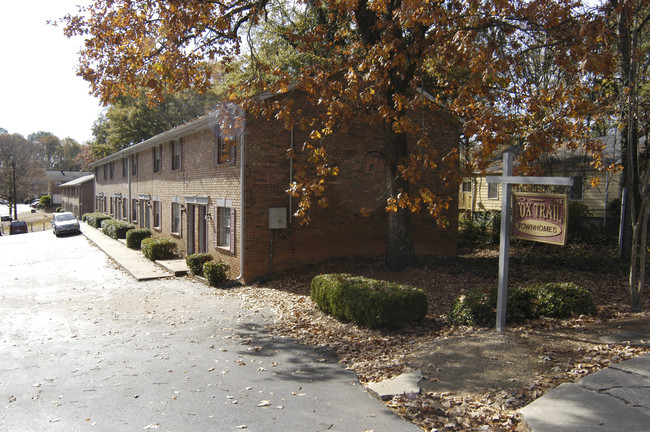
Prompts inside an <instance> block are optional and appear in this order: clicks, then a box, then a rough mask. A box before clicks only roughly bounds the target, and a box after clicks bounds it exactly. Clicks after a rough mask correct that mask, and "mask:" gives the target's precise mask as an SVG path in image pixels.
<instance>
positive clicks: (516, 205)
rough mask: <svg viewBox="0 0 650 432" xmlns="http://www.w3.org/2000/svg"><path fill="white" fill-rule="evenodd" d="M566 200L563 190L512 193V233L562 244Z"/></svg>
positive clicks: (566, 211) (517, 235) (566, 196)
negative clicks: (553, 192) (554, 192)
mask: <svg viewBox="0 0 650 432" xmlns="http://www.w3.org/2000/svg"><path fill="white" fill-rule="evenodd" d="M568 202H569V197H568V195H566V194H542V193H528V192H519V193H513V201H512V236H513V237H515V238H518V239H522V240H532V241H536V242H541V243H550V244H556V245H562V246H564V245H566V241H567V220H568V216H569V204H568Z"/></svg>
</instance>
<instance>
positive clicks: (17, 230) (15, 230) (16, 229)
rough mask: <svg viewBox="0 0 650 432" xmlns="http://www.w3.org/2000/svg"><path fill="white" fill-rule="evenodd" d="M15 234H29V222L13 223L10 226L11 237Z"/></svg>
mask: <svg viewBox="0 0 650 432" xmlns="http://www.w3.org/2000/svg"><path fill="white" fill-rule="evenodd" d="M14 234H27V222H25V221H12V222H11V224H10V225H9V235H14Z"/></svg>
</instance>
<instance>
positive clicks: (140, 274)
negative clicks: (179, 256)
mask: <svg viewBox="0 0 650 432" xmlns="http://www.w3.org/2000/svg"><path fill="white" fill-rule="evenodd" d="M81 232H82V233H83V235H84V236H86V238H87V239H88V240H90V241H91V242H92V243H94V244H95V245H96V246H97V247H98V248H99V249H101V250H102V251H103V252H104V253H105V254H106V255H108V256H109V257H110V258H111V259H113V261H115V262H116V263H117V264H118V265H119V266H120V267H122V268H123V269H124V270H125V271H126V272H127V273H129V274H130V275H131V276H133V277H134V278H135V279H136V280H138V281H144V280H151V279H160V278H166V277H170V276H174V275H178V274H181V273H183V272H187V267H186V266H184V265H183V262H182V260H170V262H169V265H167V264H166V263H165V262H164V261H156V262H153V261H150V260H149V259H147V258H145V257H144V255H142V252H140V251H136V250H133V249H129V248H128V247H126V245H125V244H124V243H123V242H121V241H119V240H115V239H113V238H111V237H109V236H107V235H106V234H104V233H103V232H101V231H100V230H98V229H96V228H93V227H91V226H90V225H88V224H87V223H85V222H81Z"/></svg>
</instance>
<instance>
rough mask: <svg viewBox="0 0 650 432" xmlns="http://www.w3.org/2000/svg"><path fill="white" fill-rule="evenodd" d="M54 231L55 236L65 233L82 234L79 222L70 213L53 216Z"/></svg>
mask: <svg viewBox="0 0 650 432" xmlns="http://www.w3.org/2000/svg"><path fill="white" fill-rule="evenodd" d="M52 231H53V232H54V235H55V236H57V237H58V236H59V235H60V234H64V233H80V232H81V228H80V227H79V220H77V218H76V217H75V215H73V214H72V213H70V212H63V213H54V216H52Z"/></svg>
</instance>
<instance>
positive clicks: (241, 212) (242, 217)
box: [235, 129, 246, 282]
mask: <svg viewBox="0 0 650 432" xmlns="http://www.w3.org/2000/svg"><path fill="white" fill-rule="evenodd" d="M245 137H246V129H244V131H242V135H241V152H240V153H241V154H240V158H239V159H240V160H239V164H240V166H239V186H240V191H239V224H240V225H241V228H240V230H239V276H237V277H236V278H235V282H240V281H241V280H242V279H243V277H244V238H245V237H246V236H245V228H244V227H245V226H246V224H245V211H244V183H245V182H244V173H245V168H246V164H245V163H244V159H245V158H244V148H245V147H246V146H245V145H244V143H245Z"/></svg>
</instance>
